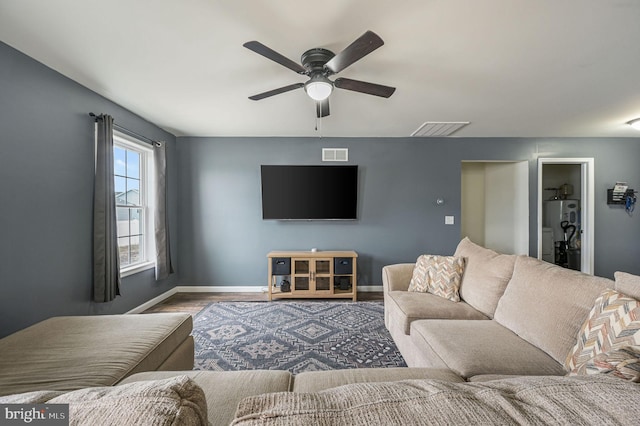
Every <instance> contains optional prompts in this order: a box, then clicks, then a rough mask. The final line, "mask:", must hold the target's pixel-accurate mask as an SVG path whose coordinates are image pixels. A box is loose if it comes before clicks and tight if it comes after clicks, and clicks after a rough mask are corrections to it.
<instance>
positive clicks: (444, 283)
mask: <svg viewBox="0 0 640 426" xmlns="http://www.w3.org/2000/svg"><path fill="white" fill-rule="evenodd" d="M463 274H464V258H463V257H455V256H435V255H428V254H423V255H422V256H420V257H419V258H418V260H417V261H416V266H415V267H414V269H413V277H412V278H411V282H410V283H409V291H418V292H422V293H425V292H428V293H432V294H435V295H436V296H440V297H444V298H445V299H448V300H451V301H452V302H459V301H460V293H459V290H460V282H461V281H462V275H463Z"/></svg>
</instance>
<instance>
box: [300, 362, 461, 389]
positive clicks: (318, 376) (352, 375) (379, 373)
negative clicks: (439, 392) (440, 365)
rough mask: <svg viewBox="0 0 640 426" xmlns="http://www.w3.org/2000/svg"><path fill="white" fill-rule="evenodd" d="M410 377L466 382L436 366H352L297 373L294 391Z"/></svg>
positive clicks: (393, 380)
mask: <svg viewBox="0 0 640 426" xmlns="http://www.w3.org/2000/svg"><path fill="white" fill-rule="evenodd" d="M409 379H432V380H442V381H445V382H464V379H463V378H462V377H460V376H458V375H457V374H455V373H454V372H453V371H451V370H446V369H436V368H404V367H397V368H352V369H349V370H330V371H307V372H304V373H299V374H296V376H295V378H294V381H293V391H294V392H319V391H321V390H325V389H330V388H335V387H337V386H342V385H348V384H351V383H372V382H396V381H399V380H409Z"/></svg>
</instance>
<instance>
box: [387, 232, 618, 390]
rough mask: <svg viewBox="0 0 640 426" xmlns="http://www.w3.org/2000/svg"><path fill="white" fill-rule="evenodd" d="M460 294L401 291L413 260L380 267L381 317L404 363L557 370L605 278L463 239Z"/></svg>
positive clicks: (474, 370) (487, 372) (484, 370)
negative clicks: (454, 296) (457, 296)
mask: <svg viewBox="0 0 640 426" xmlns="http://www.w3.org/2000/svg"><path fill="white" fill-rule="evenodd" d="M454 256H462V257H464V258H465V259H466V266H465V270H464V275H463V278H462V283H461V285H460V290H459V291H460V298H461V301H460V302H452V301H450V300H447V299H444V298H442V297H439V296H436V295H434V294H431V293H418V292H409V291H407V290H408V288H409V282H410V280H411V278H412V273H413V268H414V264H398V265H390V266H386V267H384V269H383V287H384V300H385V325H386V326H387V328H388V329H389V331H390V332H391V335H392V337H393V339H394V341H395V342H396V344H397V345H398V348H399V350H400V352H401V353H402V355H403V357H404V358H405V360H406V362H407V364H408V365H409V366H410V367H435V368H448V369H451V370H453V371H454V372H456V373H457V374H459V375H461V376H462V377H464V378H465V379H467V380H471V381H474V380H482V379H486V378H495V377H496V376H505V375H507V376H508V375H564V374H566V373H567V371H566V370H565V368H564V362H565V359H566V357H567V355H568V354H569V352H570V351H571V349H572V348H573V346H574V345H575V343H576V336H577V334H578V331H579V330H580V327H581V325H582V323H583V322H584V321H585V319H586V318H587V316H588V314H589V311H590V309H591V308H592V307H593V304H594V301H595V299H596V298H597V297H598V295H599V294H600V293H601V292H602V291H603V290H604V289H606V288H613V287H614V282H613V281H612V280H609V279H606V278H601V277H596V276H592V275H587V274H584V273H581V272H578V271H573V270H569V269H564V268H561V267H558V266H556V265H552V264H549V263H547V262H543V261H540V260H538V259H534V258H531V257H527V256H515V255H505V254H500V253H497V252H495V251H493V250H489V249H487V248H484V247H481V246H478V245H477V244H474V243H473V242H471V241H470V240H469V239H468V238H465V239H463V240H462V241H461V242H460V244H459V245H458V248H457V250H456V252H455V254H454Z"/></svg>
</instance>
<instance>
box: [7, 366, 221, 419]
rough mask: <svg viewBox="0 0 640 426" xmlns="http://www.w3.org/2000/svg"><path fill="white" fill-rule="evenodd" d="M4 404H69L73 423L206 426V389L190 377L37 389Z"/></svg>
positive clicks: (12, 396) (8, 399)
mask: <svg viewBox="0 0 640 426" xmlns="http://www.w3.org/2000/svg"><path fill="white" fill-rule="evenodd" d="M0 402H1V403H4V404H28V403H32V404H44V403H46V404H69V420H70V423H71V424H73V425H133V424H136V425H142V424H144V425H151V424H153V425H158V426H160V425H206V424H209V423H208V419H207V401H206V398H205V395H204V391H203V390H202V388H201V387H200V386H198V385H197V384H196V382H195V381H193V380H192V379H190V378H189V377H187V376H184V375H183V376H175V377H170V378H168V379H162V380H145V381H139V382H132V383H127V384H124V385H117V386H106V387H92V388H84V389H79V390H75V391H71V392H60V391H36V392H29V393H24V394H19V395H10V396H7V397H2V398H1V399H0Z"/></svg>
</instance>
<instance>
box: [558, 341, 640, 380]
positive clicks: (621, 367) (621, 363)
mask: <svg viewBox="0 0 640 426" xmlns="http://www.w3.org/2000/svg"><path fill="white" fill-rule="evenodd" d="M589 374H608V375H612V376H614V377H619V378H621V379H624V380H629V381H631V382H635V383H640V346H624V347H622V348H620V349H615V350H612V351H609V352H603V353H601V354H598V355H596V356H594V357H593V358H591V359H590V360H589V361H587V362H585V363H584V364H582V365H580V366H579V367H578V368H576V369H574V370H573V371H571V373H570V374H569V375H570V376H577V375H589Z"/></svg>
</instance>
